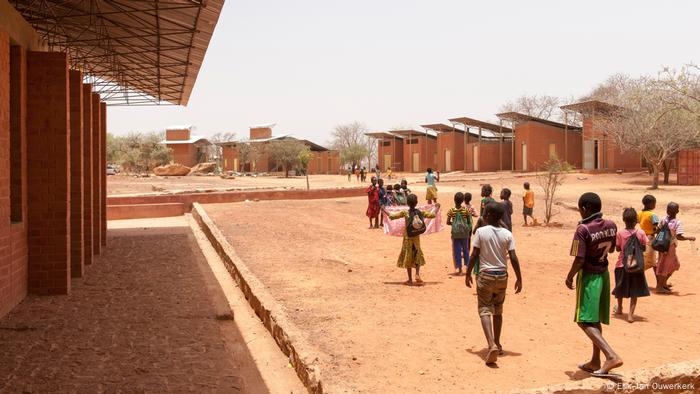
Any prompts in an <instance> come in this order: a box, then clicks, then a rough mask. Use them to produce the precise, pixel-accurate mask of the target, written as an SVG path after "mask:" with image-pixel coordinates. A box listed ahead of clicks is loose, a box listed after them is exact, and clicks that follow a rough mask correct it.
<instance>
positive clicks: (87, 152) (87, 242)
mask: <svg viewBox="0 0 700 394" xmlns="http://www.w3.org/2000/svg"><path fill="white" fill-rule="evenodd" d="M92 134H93V133H92V85H89V84H84V85H83V246H84V247H85V249H84V250H83V261H84V263H85V264H86V265H89V264H92V253H93V251H92V239H93V225H92V210H93V207H92V206H93V201H94V199H93V196H92V187H93V185H92V184H93V180H94V178H95V174H94V173H93V162H92V148H93V135H92Z"/></svg>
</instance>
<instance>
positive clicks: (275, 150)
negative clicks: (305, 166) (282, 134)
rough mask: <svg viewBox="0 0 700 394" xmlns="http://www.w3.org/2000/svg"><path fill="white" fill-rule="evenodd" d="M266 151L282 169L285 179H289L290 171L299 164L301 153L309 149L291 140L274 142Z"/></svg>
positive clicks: (299, 142)
mask: <svg viewBox="0 0 700 394" xmlns="http://www.w3.org/2000/svg"><path fill="white" fill-rule="evenodd" d="M266 149H267V153H268V155H269V156H270V159H271V160H272V161H274V162H275V163H276V164H277V166H278V167H282V171H284V176H285V178H288V177H289V170H290V169H292V168H294V166H296V165H298V164H299V153H301V152H302V151H303V150H304V149H307V147H306V145H304V144H303V143H302V142H301V141H298V140H295V139H291V138H290V139H284V140H275V141H272V142H270V143H269V144H268V145H267V148H266Z"/></svg>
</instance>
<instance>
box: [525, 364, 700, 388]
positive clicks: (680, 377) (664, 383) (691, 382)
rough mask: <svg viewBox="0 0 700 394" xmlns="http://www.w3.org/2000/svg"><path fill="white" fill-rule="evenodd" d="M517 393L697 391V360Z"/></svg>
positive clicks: (699, 371)
mask: <svg viewBox="0 0 700 394" xmlns="http://www.w3.org/2000/svg"><path fill="white" fill-rule="evenodd" d="M517 392H518V393H528V394H545V393H547V394H550V393H557V394H558V393H569V394H572V393H576V394H597V393H624V394H652V393H698V392H700V360H694V361H686V362H681V363H676V364H667V365H663V366H661V367H658V368H650V369H641V370H639V371H637V372H636V373H635V374H634V375H631V376H625V377H624V378H623V379H622V380H621V381H620V382H613V381H610V380H601V379H598V378H587V379H584V380H580V381H578V382H568V383H564V384H559V385H553V386H548V387H543V388H539V389H533V390H517Z"/></svg>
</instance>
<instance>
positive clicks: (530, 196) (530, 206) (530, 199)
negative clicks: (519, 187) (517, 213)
mask: <svg viewBox="0 0 700 394" xmlns="http://www.w3.org/2000/svg"><path fill="white" fill-rule="evenodd" d="M523 188H524V189H525V192H523V219H524V220H525V224H523V226H526V227H527V225H528V224H527V218H528V217H530V218H532V225H533V226H536V225H537V219H535V217H534V216H532V212H533V211H534V209H535V192H533V191H532V190H530V182H525V183H523Z"/></svg>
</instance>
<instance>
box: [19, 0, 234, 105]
mask: <svg viewBox="0 0 700 394" xmlns="http://www.w3.org/2000/svg"><path fill="white" fill-rule="evenodd" d="M11 3H12V5H13V6H14V7H15V8H16V9H17V10H18V11H19V12H20V13H21V14H22V16H23V17H24V18H25V19H26V20H27V21H28V22H29V23H30V24H31V25H32V26H33V27H34V28H35V29H36V30H37V32H38V33H39V34H40V35H42V37H43V38H44V40H46V43H47V45H48V47H49V48H50V49H51V50H54V51H65V52H68V54H69V58H70V65H71V67H72V68H75V69H79V70H82V71H83V72H84V73H85V74H86V75H87V78H86V82H89V83H92V84H93V86H94V89H95V91H96V92H98V93H100V94H101V96H102V97H101V98H102V99H103V100H106V101H107V102H108V103H109V104H112V105H119V104H121V105H129V104H131V105H134V104H136V105H138V104H156V103H160V102H169V103H172V104H179V105H187V102H188V100H189V98H190V94H191V93H192V88H193V87H194V83H195V81H196V79H197V74H198V73H199V69H200V67H201V65H202V62H203V60H204V54H205V53H206V50H207V47H208V46H209V41H210V39H211V36H212V34H213V32H214V27H215V26H216V23H217V21H218V19H219V14H220V13H221V8H222V7H223V5H224V0H199V1H198V0H168V1H158V0H144V1H106V0H92V1H83V0H62V1H61V0H58V1H57V0H54V1H49V0H42V1H36V0H15V1H11Z"/></svg>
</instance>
